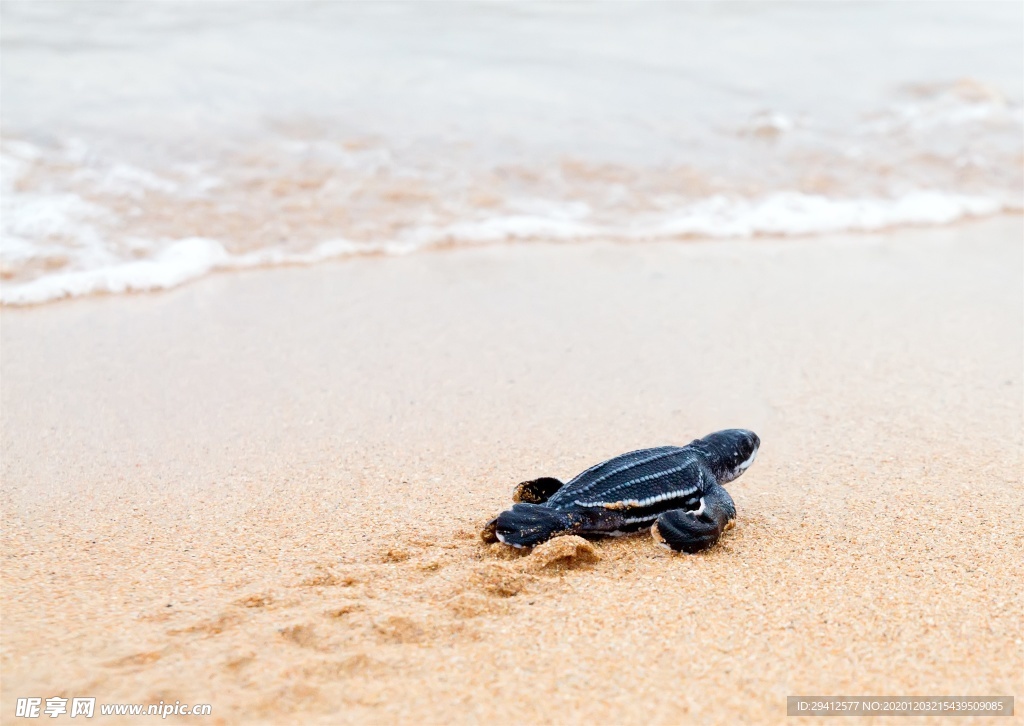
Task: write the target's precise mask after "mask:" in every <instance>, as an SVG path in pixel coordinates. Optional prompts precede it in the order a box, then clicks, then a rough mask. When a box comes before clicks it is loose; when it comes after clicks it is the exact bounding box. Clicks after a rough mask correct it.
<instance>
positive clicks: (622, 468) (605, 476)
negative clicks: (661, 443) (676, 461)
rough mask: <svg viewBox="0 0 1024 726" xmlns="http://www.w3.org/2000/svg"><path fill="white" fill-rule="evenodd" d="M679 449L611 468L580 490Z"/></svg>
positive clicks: (670, 454)
mask: <svg viewBox="0 0 1024 726" xmlns="http://www.w3.org/2000/svg"><path fill="white" fill-rule="evenodd" d="M679 451H680V450H679V449H677V448H674V447H673V448H672V449H671V450H670V451H663V452H661V453H660V454H655V455H654V456H650V457H648V458H646V459H640V460H639V461H631V462H630V463H628V464H625V465H624V466H620V467H618V468H617V469H612V470H611V471H609V472H607V473H606V474H602V475H601V476H599V477H597V478H596V479H594V481H592V482H588V483H587V485H586V487H584V488H583V489H581V490H580V491H581V492H585V491H588V490H590V489H593V488H594V487H595V486H597V485H598V484H600V483H601V482H603V481H604V480H605V479H609V478H611V477H613V476H615V475H616V474H621V473H622V472H624V471H629V470H630V469H632V468H634V467H637V466H643V465H644V464H650V463H651V462H652V461H657V460H658V459H665V458H667V457H669V456H673V455H675V454H678V453H679ZM605 463H607V462H605ZM598 466H603V464H598ZM596 468H597V467H591V468H590V469H587V471H585V472H583V474H580V475H579V476H576V477H573V480H572V481H571V482H569V484H572V483H573V482H575V481H577V480H578V479H580V477H582V476H584V475H585V474H588V473H589V472H591V471H593V470H594V469H596ZM620 486H622V485H620ZM618 488H620V487H616V489H618Z"/></svg>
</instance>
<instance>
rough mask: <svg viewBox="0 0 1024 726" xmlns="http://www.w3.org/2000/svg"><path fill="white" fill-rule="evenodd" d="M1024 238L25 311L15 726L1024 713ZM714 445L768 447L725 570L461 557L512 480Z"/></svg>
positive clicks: (18, 397)
mask: <svg viewBox="0 0 1024 726" xmlns="http://www.w3.org/2000/svg"><path fill="white" fill-rule="evenodd" d="M1022 239H1024V234H1022V219H1021V218H1020V217H1004V218H1000V219H994V220H988V221H984V222H978V223H973V224H967V225H961V226H958V227H951V228H945V229H941V230H920V231H908V232H902V233H893V234H887V235H878V236H871V237H859V238H836V239H810V240H802V241H753V242H744V243H714V244H710V243H709V244H697V243H695V244H651V245H647V244H635V245H628V246H624V245H614V244H585V245H584V244H581V245H566V246H558V245H546V244H536V245H522V246H505V247H490V248H480V249H462V250H448V251H441V252H434V253H425V254H419V255H415V256H410V257H407V258H399V259H356V260H351V261H348V262H345V263H341V264H335V265H324V266H320V267H315V268H309V269H279V270H270V271H258V272H253V273H246V274H235V275H224V276H218V277H215V278H212V279H208V280H205V281H202V282H200V283H197V284H193V285H191V286H188V287H186V288H183V289H180V290H177V291H174V292H171V293H167V294H160V295H152V296H137V297H131V298H106V299H92V300H80V301H75V302H71V303H65V304H57V305H51V306H47V307H41V308H37V309H27V310H4V311H3V312H2V344H3V347H2V376H3V378H2V415H3V422H2V435H3V439H2V444H3V462H2V475H3V500H2V503H3V537H4V546H3V556H4V560H3V561H4V567H3V623H2V625H3V630H2V635H3V641H2V646H3V660H2V667H3V688H2V697H3V701H2V704H0V708H2V718H3V720H4V721H5V722H7V721H10V720H11V716H12V714H13V712H14V699H15V698H17V697H21V696H32V695H34V696H41V697H44V698H46V697H51V696H56V695H62V696H65V697H74V696H95V697H96V698H97V699H98V700H99V702H101V703H104V702H106V703H109V702H140V703H142V702H157V701H160V700H163V701H165V702H168V701H169V702H173V701H175V700H178V701H182V702H186V703H210V704H212V705H213V716H212V718H207V719H204V720H203V723H259V722H273V723H299V722H308V723H356V722H374V723H439V724H440V723H531V722H540V723H585V722H590V723H594V722H602V723H624V724H627V723H638V724H639V723H643V724H652V723H656V724H672V723H683V722H691V721H692V722H702V723H706V722H719V723H735V722H738V721H757V722H784V721H786V716H785V712H786V711H785V709H786V696H787V695H797V694H805V695H858V694H867V695H1015V696H1018V697H1019V696H1021V694H1022V693H1024V687H1022V685H1024V684H1022V663H1024V660H1022V644H1021V638H1022V633H1021V611H1022V600H1021V593H1022V591H1024V582H1022V580H1024V578H1022V575H1024V566H1022V562H1024V557H1022V541H1021V531H1022V529H1021V516H1020V512H1021V504H1022V498H1024V497H1022V480H1021V474H1022V451H1024V448H1022V409H1024V403H1022V361H1024V342H1022V337H1024V333H1022V331H1024V321H1022V317H1024V313H1022V310H1024V295H1022V274H1021V270H1022V250H1021V248H1022V245H1021V240H1022ZM729 426H743V427H748V428H752V429H754V430H756V431H757V432H758V433H759V434H760V436H761V438H762V441H763V445H762V447H761V454H760V457H759V460H758V461H757V463H756V464H755V465H754V466H753V467H752V468H751V469H750V471H748V472H747V474H746V475H745V476H744V477H743V478H741V479H740V480H738V481H736V482H734V483H733V484H731V485H730V490H731V492H732V494H733V497H734V498H735V500H736V504H737V507H738V509H739V519H738V521H737V526H736V528H735V529H734V530H732V531H731V532H729V533H728V534H727V535H726V536H725V538H724V539H723V541H722V542H721V543H720V544H719V546H717V547H715V548H714V549H713V550H711V551H709V552H707V553H706V554H703V555H699V556H695V557H688V556H680V555H672V554H670V553H668V552H666V551H664V550H661V549H658V548H656V547H654V546H653V545H652V542H651V539H650V537H649V536H646V535H641V536H638V537H632V538H622V539H617V540H605V541H599V542H596V543H594V550H595V552H594V554H595V555H596V556H597V557H599V558H600V559H599V560H598V561H597V562H593V563H584V564H582V565H581V566H580V567H579V568H568V569H567V568H565V567H560V566H559V564H560V563H561V564H564V562H565V560H564V558H562V559H559V556H558V555H559V551H554V552H550V551H549V552H548V553H547V556H546V557H542V556H541V554H538V553H535V554H534V555H531V556H528V557H515V556H510V555H509V553H508V552H507V551H506V550H505V549H504V548H503V547H502V546H501V545H494V546H491V547H488V546H485V545H484V544H482V543H481V542H480V541H479V540H478V539H477V538H476V532H477V529H478V528H479V525H480V524H482V523H483V522H484V521H485V520H487V519H488V518H490V517H491V516H493V515H494V514H495V513H496V512H497V511H499V510H500V509H501V508H502V507H504V506H506V505H507V504H508V503H509V495H510V493H511V491H512V488H513V486H514V485H515V483H516V482H518V481H521V480H523V479H527V478H533V477H535V476H539V475H551V476H559V477H567V476H571V475H573V474H575V473H576V472H578V471H580V470H581V469H583V468H585V467H586V466H589V465H591V464H593V463H595V462H597V461H598V460H601V459H603V458H605V457H608V456H611V455H614V454H618V453H621V452H623V451H626V450H629V449H633V448H639V447H645V446H653V445H658V444H664V443H685V442H687V441H689V440H690V439H692V438H694V437H696V436H699V435H703V434H705V433H708V432H710V431H713V430H716V429H719V428H724V427H729ZM561 546H562V545H559V547H561ZM544 565H548V566H544ZM1021 705H1024V704H1018V711H1019V710H1020V707H1021ZM65 718H66V717H65ZM44 719H45V720H47V721H48V722H49V719H46V717H44ZM192 722H193V723H194V722H195V720H194V719H193V720H192ZM895 722H896V723H901V724H907V725H909V724H911V723H914V722H915V721H914V720H904V719H901V720H899V721H895ZM958 722H959V723H967V722H968V721H966V720H958ZM844 723H849V721H844Z"/></svg>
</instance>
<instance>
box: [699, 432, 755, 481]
mask: <svg viewBox="0 0 1024 726" xmlns="http://www.w3.org/2000/svg"><path fill="white" fill-rule="evenodd" d="M760 445H761V439H759V438H758V437H757V434H755V433H754V432H753V431H747V430H746V429H726V430H725V431H716V432H715V433H713V434H708V435H707V436H705V437H704V438H703V439H697V440H696V441H694V442H693V446H695V447H696V448H698V449H700V450H701V451H703V452H704V454H705V456H707V458H708V463H709V464H710V465H711V470H712V471H713V472H714V474H715V478H716V479H718V483H719V484H726V483H728V482H731V481H732V480H733V479H736V478H737V477H739V475H740V474H742V473H743V472H745V471H746V470H747V468H748V467H749V466H750V465H751V464H753V463H754V459H755V458H756V457H757V449H758V447H759V446H760Z"/></svg>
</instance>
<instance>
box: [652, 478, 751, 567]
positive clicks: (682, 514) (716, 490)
mask: <svg viewBox="0 0 1024 726" xmlns="http://www.w3.org/2000/svg"><path fill="white" fill-rule="evenodd" d="M735 518H736V505H734V504H733V502H732V497H730V496H729V493H728V492H727V491H725V489H723V488H722V487H720V486H717V485H716V486H713V487H711V488H710V489H708V491H706V492H705V493H704V496H703V497H701V500H700V508H699V509H695V510H692V511H687V510H685V509H673V510H671V511H668V512H665V513H664V514H662V515H661V516H660V517H658V519H657V521H655V523H654V525H653V526H652V527H651V536H652V537H654V540H655V541H656V542H657V543H658V544H659V545H660V546H662V547H665V548H667V549H670V550H672V551H674V552H688V553H689V554H691V555H692V554H695V553H697V552H700V551H701V550H706V549H707V548H708V547H711V546H712V545H713V544H715V543H716V542H717V541H718V539H719V538H720V537H721V536H722V532H724V531H725V530H727V529H729V527H730V526H731V525H732V522H733V520H734V519H735Z"/></svg>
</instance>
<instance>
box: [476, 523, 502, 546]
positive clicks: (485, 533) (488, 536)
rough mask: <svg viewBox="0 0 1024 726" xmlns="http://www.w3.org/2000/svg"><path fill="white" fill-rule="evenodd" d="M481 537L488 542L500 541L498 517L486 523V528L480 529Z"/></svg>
mask: <svg viewBox="0 0 1024 726" xmlns="http://www.w3.org/2000/svg"><path fill="white" fill-rule="evenodd" d="M480 539H482V540H483V541H484V542H486V543H487V544H494V543H495V542H497V541H498V518H497V517H495V518H494V519H492V520H491V521H490V522H488V523H487V524H485V525H484V528H483V529H481V530H480Z"/></svg>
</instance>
